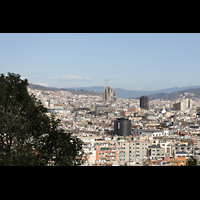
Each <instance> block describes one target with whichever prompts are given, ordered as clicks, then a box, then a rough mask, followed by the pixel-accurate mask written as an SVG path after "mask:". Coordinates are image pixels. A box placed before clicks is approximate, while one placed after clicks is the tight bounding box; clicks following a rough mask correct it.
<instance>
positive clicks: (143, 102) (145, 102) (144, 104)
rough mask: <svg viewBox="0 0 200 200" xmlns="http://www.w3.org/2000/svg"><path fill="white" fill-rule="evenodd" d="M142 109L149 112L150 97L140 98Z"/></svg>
mask: <svg viewBox="0 0 200 200" xmlns="http://www.w3.org/2000/svg"><path fill="white" fill-rule="evenodd" d="M140 107H141V108H144V109H147V110H149V97H147V96H142V97H140Z"/></svg>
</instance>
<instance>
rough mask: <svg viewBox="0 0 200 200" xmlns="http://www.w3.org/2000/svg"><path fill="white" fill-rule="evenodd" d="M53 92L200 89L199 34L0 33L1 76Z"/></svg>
mask: <svg viewBox="0 0 200 200" xmlns="http://www.w3.org/2000/svg"><path fill="white" fill-rule="evenodd" d="M7 72H14V73H18V74H20V75H21V76H22V78H27V79H28V80H29V82H30V83H39V84H43V85H45V86H53V87H66V88H68V87H79V86H80V87H81V86H82V87H88V86H104V85H105V81H104V79H106V78H109V79H114V80H112V81H110V82H109V85H110V86H112V87H113V88H123V89H130V90H136V89H137V90H158V89H164V88H170V87H175V86H177V87H183V86H192V85H200V78H199V75H200V33H0V73H4V74H5V75H7Z"/></svg>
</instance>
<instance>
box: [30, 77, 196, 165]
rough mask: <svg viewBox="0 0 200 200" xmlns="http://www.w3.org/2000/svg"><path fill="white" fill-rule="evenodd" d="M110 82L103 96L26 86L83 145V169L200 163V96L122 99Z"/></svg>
mask: <svg viewBox="0 0 200 200" xmlns="http://www.w3.org/2000/svg"><path fill="white" fill-rule="evenodd" d="M106 81H107V84H106V85H105V88H104V92H103V94H102V95H84V94H79V95H77V94H72V93H70V92H69V91H65V90H45V89H42V90H41V89H32V88H31V87H28V92H29V93H30V94H34V95H35V97H36V98H37V99H39V100H41V102H42V103H43V105H44V106H45V107H46V108H47V109H48V113H47V114H48V115H49V117H50V116H51V115H55V117H56V119H60V120H61V128H62V129H64V130H65V132H66V134H67V133H68V132H71V133H73V134H72V137H77V138H79V139H81V140H82V141H83V151H84V156H83V158H82V159H83V161H84V162H83V163H84V164H82V165H83V166H185V165H186V164H187V162H188V161H189V160H190V159H192V158H195V159H197V164H199V163H200V126H199V125H200V118H199V115H200V99H199V98H193V99H189V98H187V95H188V93H186V94H185V96H182V95H181V96H180V97H179V98H178V99H176V101H172V100H165V101H164V100H162V99H155V100H149V98H148V96H141V97H140V99H126V98H118V97H117V96H116V94H115V91H114V89H113V88H112V87H111V86H109V85H108V79H106Z"/></svg>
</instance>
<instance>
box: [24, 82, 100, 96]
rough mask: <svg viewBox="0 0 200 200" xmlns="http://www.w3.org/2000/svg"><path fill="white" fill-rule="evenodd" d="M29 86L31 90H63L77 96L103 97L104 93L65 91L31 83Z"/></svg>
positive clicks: (82, 90) (81, 90)
mask: <svg viewBox="0 0 200 200" xmlns="http://www.w3.org/2000/svg"><path fill="white" fill-rule="evenodd" d="M28 86H29V87H30V88H31V89H37V90H44V91H50V90H51V91H59V90H63V91H68V92H71V93H72V94H77V95H94V96H100V95H102V93H98V92H94V91H88V90H84V89H80V90H72V89H65V88H54V87H44V86H41V85H36V84H31V83H29V85H28Z"/></svg>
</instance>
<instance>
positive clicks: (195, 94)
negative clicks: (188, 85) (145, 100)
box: [148, 88, 200, 100]
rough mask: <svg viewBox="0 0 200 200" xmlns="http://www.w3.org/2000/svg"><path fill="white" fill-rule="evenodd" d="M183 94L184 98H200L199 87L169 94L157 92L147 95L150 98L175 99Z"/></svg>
mask: <svg viewBox="0 0 200 200" xmlns="http://www.w3.org/2000/svg"><path fill="white" fill-rule="evenodd" d="M181 95H182V96H181ZM183 96H185V97H186V98H200V88H196V89H188V90H182V91H176V92H172V93H169V94H166V93H158V94H153V95H149V96H148V97H149V99H150V100H154V99H163V100H175V99H178V98H180V97H183Z"/></svg>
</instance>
